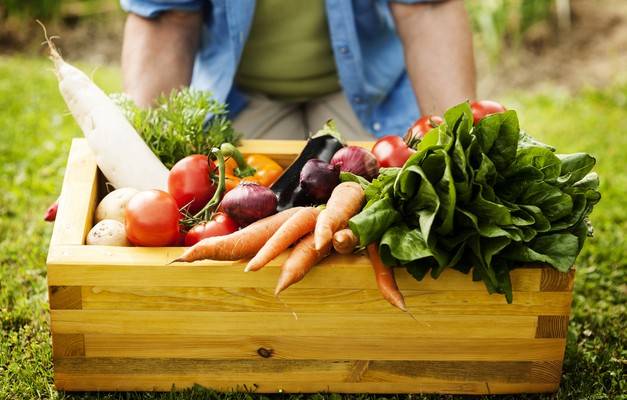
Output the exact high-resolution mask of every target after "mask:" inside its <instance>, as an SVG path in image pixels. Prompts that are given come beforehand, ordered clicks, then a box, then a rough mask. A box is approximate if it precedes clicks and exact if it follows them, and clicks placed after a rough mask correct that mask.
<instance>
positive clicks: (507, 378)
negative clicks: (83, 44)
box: [48, 139, 573, 394]
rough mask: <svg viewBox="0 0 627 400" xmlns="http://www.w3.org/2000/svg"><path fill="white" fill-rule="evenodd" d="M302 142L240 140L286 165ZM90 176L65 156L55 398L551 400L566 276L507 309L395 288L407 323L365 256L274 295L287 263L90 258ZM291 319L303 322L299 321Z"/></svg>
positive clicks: (78, 158) (552, 276) (427, 284)
mask: <svg viewBox="0 0 627 400" xmlns="http://www.w3.org/2000/svg"><path fill="white" fill-rule="evenodd" d="M302 146H303V142H277V141H249V142H245V143H244V146H243V147H244V152H258V153H265V154H269V155H271V156H273V157H275V158H276V159H277V160H279V161H280V162H282V163H284V164H285V163H287V162H289V160H290V159H292V158H293V157H294V156H295V155H296V154H297V153H298V151H299V149H300V148H301V147H302ZM98 179H100V178H99V175H98V172H97V168H96V163H95V161H94V157H93V155H92V154H91V152H90V150H89V148H88V146H87V143H86V142H85V140H82V139H76V140H74V141H73V143H72V148H71V151H70V156H69V161H68V167H67V170H66V174H65V179H64V182H63V190H62V196H61V203H60V206H59V212H58V217H57V222H56V224H55V227H54V232H53V236H52V240H51V244H50V250H49V254H48V286H49V295H50V309H51V311H50V314H51V325H52V340H53V357H54V379H55V384H56V387H57V388H58V389H61V390H69V391H76V390H80V391H83V390H86V391H91V390H159V391H167V390H170V389H171V388H172V387H173V386H175V387H176V388H184V387H189V386H191V385H193V384H200V385H203V386H206V387H210V388H215V389H219V390H238V389H240V390H243V389H252V390H256V391H259V392H268V393H271V392H277V391H281V390H283V391H288V392H317V391H331V392H372V393H401V392H445V393H471V394H484V393H514V392H550V391H554V390H556V389H557V387H558V385H559V381H560V375H561V367H562V360H563V355H564V347H565V340H566V339H565V338H566V331H567V324H568V317H569V313H570V303H571V298H572V288H573V273H572V272H571V273H569V274H561V273H558V272H556V271H555V270H553V269H550V268H524V269H518V270H516V271H514V272H513V273H512V285H513V288H514V303H513V304H507V303H506V301H505V299H504V298H503V296H500V295H492V296H491V295H489V294H487V293H486V289H485V287H484V286H483V283H481V282H472V281H471V278H470V276H468V275H463V274H461V273H459V272H456V271H453V270H447V271H445V272H444V274H443V275H442V276H441V277H440V279H438V280H432V279H430V278H426V279H425V280H424V281H422V282H417V281H415V280H414V279H413V278H412V277H411V276H410V275H408V274H407V273H406V271H404V270H398V272H397V279H398V284H399V286H400V288H401V290H402V291H403V293H404V295H405V298H406V301H407V305H408V308H409V309H410V310H411V312H412V313H413V315H414V316H415V319H412V318H411V317H410V316H409V315H408V314H405V313H403V312H401V311H399V310H397V309H395V308H393V307H391V306H390V305H389V304H388V303H387V302H386V301H385V300H383V299H382V298H381V296H380V294H379V292H378V290H377V288H376V284H375V281H374V278H373V276H372V271H371V268H370V265H369V262H368V260H367V258H366V257H364V256H339V255H336V256H332V257H330V258H328V259H327V260H326V261H324V262H323V263H322V264H321V265H320V266H318V267H316V268H314V269H313V270H312V271H311V273H310V274H309V275H308V276H307V277H306V279H304V280H303V281H302V282H300V283H298V284H296V285H294V286H293V287H292V288H290V289H288V290H287V291H285V292H284V294H283V295H282V300H283V301H284V303H285V304H281V303H279V302H278V301H276V300H275V298H274V297H273V295H272V291H273V289H274V285H275V283H276V280H277V277H278V272H279V265H280V264H281V262H282V260H283V259H284V257H280V258H279V259H277V260H274V261H273V262H272V263H271V264H270V265H269V266H268V267H266V268H264V269H263V270H261V271H259V272H255V273H244V272H243V266H244V264H243V263H241V262H214V261H204V262H198V263H194V264H193V265H174V266H166V264H167V263H168V262H169V261H170V260H172V259H173V258H175V257H176V256H178V255H179V254H180V253H181V249H180V248H132V247H101V246H86V245H84V239H85V235H86V232H87V231H88V229H89V228H90V227H91V225H92V215H93V211H94V205H95V203H96V200H97V198H98V193H97V192H98V187H99V185H98ZM292 311H293V312H294V313H295V314H296V316H297V319H296V318H295V317H294V315H293V314H292Z"/></svg>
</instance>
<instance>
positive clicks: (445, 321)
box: [50, 310, 537, 339]
mask: <svg viewBox="0 0 627 400" xmlns="http://www.w3.org/2000/svg"><path fill="white" fill-rule="evenodd" d="M50 314H51V327H52V332H55V333H110V334H151V333H155V332H159V333H161V334H165V335H227V334H233V332H237V333H238V335H244V336H248V335H268V336H270V335H275V334H276V333H277V332H281V334H282V335H286V336H289V335H292V336H310V335H311V333H312V332H316V334H317V335H320V336H326V337H338V336H372V337H419V338H425V337H439V338H449V339H452V338H459V337H465V338H499V339H502V338H533V337H535V334H536V323H537V318H535V317H525V316H523V317H520V316H518V317H513V316H465V315H443V316H438V315H417V316H415V318H416V319H412V318H411V317H410V316H408V315H407V314H405V313H402V312H400V311H398V312H395V313H390V314H367V313H361V314H357V313H346V314H316V313H300V314H298V319H295V318H294V316H293V315H292V314H291V313H290V312H289V311H287V310H286V311H285V312H248V313H247V312H238V313H230V312H204V311H105V310H80V311H79V310H51V312H50ZM384 327H393V329H385V328H384Z"/></svg>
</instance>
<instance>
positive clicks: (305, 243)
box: [274, 233, 331, 296]
mask: <svg viewBox="0 0 627 400" xmlns="http://www.w3.org/2000/svg"><path fill="white" fill-rule="evenodd" d="M330 252H331V242H329V243H327V245H326V246H325V248H324V249H322V250H321V251H319V250H316V248H315V247H314V234H313V233H310V234H309V235H307V236H305V237H304V238H303V239H301V241H300V242H298V244H297V245H296V246H294V249H293V250H292V252H291V253H290V255H289V256H288V257H287V260H285V262H284V263H283V265H282V266H281V275H279V281H278V282H277V285H276V289H274V295H275V296H278V295H279V293H281V292H282V291H283V290H285V289H287V288H288V287H289V286H291V285H293V284H295V283H296V282H299V281H300V280H301V279H303V278H304V277H305V275H306V274H307V272H309V270H311V268H313V266H314V265H316V264H317V263H318V262H319V261H320V260H322V259H323V258H325V257H326V256H328V255H329V253H330Z"/></svg>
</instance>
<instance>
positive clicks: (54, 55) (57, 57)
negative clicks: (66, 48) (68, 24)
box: [35, 19, 63, 76]
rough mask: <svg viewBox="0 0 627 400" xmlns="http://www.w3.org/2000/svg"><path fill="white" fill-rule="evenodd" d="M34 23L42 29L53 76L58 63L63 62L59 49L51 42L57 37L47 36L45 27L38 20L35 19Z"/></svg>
mask: <svg viewBox="0 0 627 400" xmlns="http://www.w3.org/2000/svg"><path fill="white" fill-rule="evenodd" d="M35 21H36V22H37V23H38V24H39V26H41V29H43V31H44V39H45V41H44V43H45V44H47V45H48V49H49V51H50V59H51V60H52V61H53V62H54V66H55V71H54V72H55V74H57V71H56V68H58V64H59V63H61V62H63V57H61V54H60V53H59V49H57V46H56V45H55V44H54V42H53V39H57V38H58V36H48V30H47V29H46V26H45V25H44V24H43V23H42V22H41V21H40V20H38V19H36V20H35ZM57 76H58V74H57Z"/></svg>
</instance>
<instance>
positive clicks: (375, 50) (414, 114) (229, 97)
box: [121, 0, 432, 137]
mask: <svg viewBox="0 0 627 400" xmlns="http://www.w3.org/2000/svg"><path fill="white" fill-rule="evenodd" d="M428 1H430V0H415V1H412V0H402V1H401V2H403V3H416V2H428ZM431 1H432V0H431ZM121 4H122V8H124V9H125V10H126V11H128V12H132V13H135V14H138V15H140V16H143V17H148V18H151V17H155V16H157V15H158V14H159V13H160V12H163V11H167V10H183V11H197V10H202V11H203V12H204V24H203V31H202V37H201V44H200V49H199V50H198V53H197V54H196V59H195V64H194V69H193V74H192V82H191V86H192V87H194V88H197V89H202V90H208V91H211V92H212V93H213V95H214V97H215V98H216V99H217V100H219V101H221V102H226V103H227V104H228V106H229V110H230V116H231V117H234V116H235V115H236V114H237V113H238V112H239V111H241V110H242V109H243V108H244V107H245V106H246V98H245V96H244V95H243V94H242V93H241V92H239V91H238V90H237V88H236V87H235V86H234V85H233V81H234V78H235V73H236V71H237V66H238V64H239V60H240V57H241V55H242V50H243V47H244V43H245V42H246V38H247V37H248V33H249V31H250V27H251V24H252V20H253V14H254V11H255V0H212V1H210V0H169V1H168V0H121ZM326 10H327V18H328V25H329V30H330V36H331V46H332V48H333V54H334V57H335V63H336V66H337V71H338V75H339V78H340V84H341V86H342V88H343V90H344V93H345V95H346V97H347V99H348V101H349V103H350V104H351V106H352V108H353V110H354V111H355V114H356V115H357V117H358V118H359V120H360V121H361V123H362V125H363V126H364V128H366V129H367V130H368V131H370V133H372V134H374V135H375V136H377V137H380V136H383V135H388V134H397V135H401V134H403V133H404V132H405V131H406V130H407V129H408V128H409V126H410V125H411V124H412V123H413V122H414V121H415V120H416V119H417V118H418V117H419V116H420V111H419V109H418V105H417V103H416V97H415V95H414V92H413V90H412V87H411V83H410V81H409V78H408V76H407V71H406V69H405V61H404V57H403V48H402V45H401V42H400V39H399V37H398V35H397V34H396V31H395V28H394V21H393V18H392V15H391V12H390V9H389V4H388V1H387V0H352V1H349V0H326Z"/></svg>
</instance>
